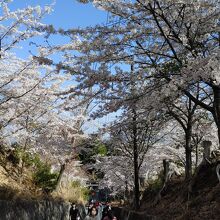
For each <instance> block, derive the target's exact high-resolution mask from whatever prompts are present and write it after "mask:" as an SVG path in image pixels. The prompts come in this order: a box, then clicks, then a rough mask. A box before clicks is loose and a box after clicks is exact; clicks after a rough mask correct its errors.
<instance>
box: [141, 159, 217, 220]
mask: <svg viewBox="0 0 220 220" xmlns="http://www.w3.org/2000/svg"><path fill="white" fill-rule="evenodd" d="M218 163H219V162H218ZM218 163H213V164H211V165H208V164H207V165H204V166H202V167H201V169H200V171H199V173H198V175H197V177H196V178H195V179H193V181H194V184H193V185H192V190H191V192H190V190H189V182H187V183H186V182H184V181H183V179H177V178H176V179H172V180H171V181H170V182H169V183H168V184H167V186H166V188H165V189H164V191H163V193H162V198H161V200H160V201H159V202H158V203H157V204H156V205H153V204H154V202H155V193H153V192H152V191H151V190H146V191H145V193H144V197H143V201H142V206H141V209H142V210H145V211H147V212H148V214H151V215H153V216H157V217H158V218H159V219H163V220H165V219H169V220H170V219H187V220H190V219H192V220H202V219H204V220H215V219H216V220H217V219H219V218H220V183H219V181H218V178H217V175H216V171H215V169H216V165H217V164H218ZM191 183H192V180H191Z"/></svg>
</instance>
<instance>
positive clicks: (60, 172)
mask: <svg viewBox="0 0 220 220" xmlns="http://www.w3.org/2000/svg"><path fill="white" fill-rule="evenodd" d="M65 168H66V164H65V163H64V164H61V167H60V171H59V175H58V177H57V184H56V189H55V191H57V190H58V189H59V186H60V181H61V178H62V175H63V173H64V170H65Z"/></svg>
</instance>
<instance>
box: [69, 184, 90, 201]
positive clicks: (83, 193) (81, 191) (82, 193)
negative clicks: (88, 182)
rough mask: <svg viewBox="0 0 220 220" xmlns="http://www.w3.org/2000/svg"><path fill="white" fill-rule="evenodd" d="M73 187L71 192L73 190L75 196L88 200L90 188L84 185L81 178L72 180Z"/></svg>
mask: <svg viewBox="0 0 220 220" xmlns="http://www.w3.org/2000/svg"><path fill="white" fill-rule="evenodd" d="M71 188H72V189H70V192H71V191H72V196H74V194H75V197H78V198H81V200H83V201H88V199H89V195H90V190H89V189H88V188H87V187H84V186H82V185H81V183H80V181H79V180H75V181H72V182H71ZM75 200H76V201H77V198H75Z"/></svg>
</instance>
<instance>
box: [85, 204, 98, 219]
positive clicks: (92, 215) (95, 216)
mask: <svg viewBox="0 0 220 220" xmlns="http://www.w3.org/2000/svg"><path fill="white" fill-rule="evenodd" d="M84 220H100V217H99V215H98V210H97V209H96V207H95V206H93V207H92V208H91V211H90V213H89V214H88V215H87V216H86V217H85V219H84Z"/></svg>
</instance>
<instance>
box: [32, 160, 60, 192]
mask: <svg viewBox="0 0 220 220" xmlns="http://www.w3.org/2000/svg"><path fill="white" fill-rule="evenodd" d="M57 178H58V173H51V167H50V166H49V165H48V164H46V163H43V162H41V163H40V164H38V165H37V169H36V171H35V172H34V174H33V181H34V183H35V185H36V186H38V187H41V188H42V189H43V190H44V191H45V192H51V191H53V190H54V189H55V188H56V184H57Z"/></svg>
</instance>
